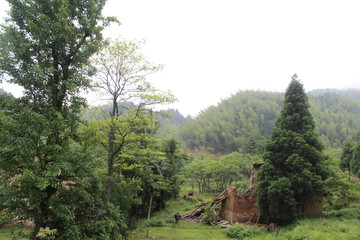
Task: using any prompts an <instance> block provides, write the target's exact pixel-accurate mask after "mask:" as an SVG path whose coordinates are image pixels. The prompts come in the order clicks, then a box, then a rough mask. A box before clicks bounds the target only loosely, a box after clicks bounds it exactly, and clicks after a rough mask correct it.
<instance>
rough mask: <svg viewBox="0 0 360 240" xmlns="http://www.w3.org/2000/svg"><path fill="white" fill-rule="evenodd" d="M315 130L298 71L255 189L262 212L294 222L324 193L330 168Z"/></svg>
mask: <svg viewBox="0 0 360 240" xmlns="http://www.w3.org/2000/svg"><path fill="white" fill-rule="evenodd" d="M314 131H315V123H314V120H313V118H312V116H311V114H310V112H309V103H308V98H307V96H306V94H305V92H304V89H303V85H302V83H301V82H300V81H299V80H298V79H297V75H296V74H295V75H294V76H293V77H292V80H291V82H290V84H289V86H288V88H287V90H286V93H285V98H284V106H283V108H282V110H281V114H280V117H279V118H278V119H277V121H276V125H275V128H274V129H273V132H272V135H271V140H270V141H269V142H268V143H267V145H266V153H265V154H264V165H263V166H262V167H261V168H260V170H259V173H258V177H259V179H260V182H259V184H258V185H257V187H256V189H255V194H256V199H257V202H258V204H259V206H260V210H261V213H262V214H263V215H265V216H268V217H269V218H270V219H271V220H272V221H275V222H278V223H280V224H285V223H289V222H292V221H293V220H295V219H296V218H297V217H299V216H301V215H302V214H303V213H304V206H305V205H306V203H307V202H308V201H310V200H311V199H312V197H314V196H318V195H320V196H321V195H322V191H323V180H324V179H325V178H326V176H327V171H326V170H325V168H324V166H323V164H322V162H323V159H324V155H323V154H322V152H321V151H322V145H321V144H320V142H319V140H318V138H317V136H316V134H315V132H314Z"/></svg>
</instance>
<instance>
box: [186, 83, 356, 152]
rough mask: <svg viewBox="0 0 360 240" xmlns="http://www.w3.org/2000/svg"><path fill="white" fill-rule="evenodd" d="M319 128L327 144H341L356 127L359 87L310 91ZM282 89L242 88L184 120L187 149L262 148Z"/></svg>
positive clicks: (311, 102)
mask: <svg viewBox="0 0 360 240" xmlns="http://www.w3.org/2000/svg"><path fill="white" fill-rule="evenodd" d="M308 96H309V103H310V107H311V113H312V115H313V117H314V119H315V122H316V127H317V133H318V135H319V137H320V140H321V141H322V143H323V144H324V145H325V146H326V147H341V146H342V144H343V143H344V141H346V140H347V139H353V138H355V137H356V136H357V133H358V132H359V130H360V90H347V91H345V90H333V89H326V90H316V91H312V92H309V93H308ZM283 97H284V96H283V93H277V92H263V91H241V92H238V93H237V94H235V95H232V96H231V97H229V98H228V99H225V100H223V101H221V102H220V103H219V104H218V105H217V106H211V107H208V108H207V109H205V110H204V111H202V112H201V113H200V114H199V116H198V117H196V118H195V119H193V120H190V121H188V122H187V123H186V124H185V125H184V126H183V128H182V130H181V131H180V137H181V139H182V140H183V141H184V143H185V144H186V146H187V147H188V148H199V149H206V150H210V151H212V152H216V153H230V152H233V151H240V152H244V153H260V152H262V151H263V149H264V142H265V140H266V139H268V137H269V136H270V134H271V130H272V128H273V126H274V124H275V121H276V118H277V117H278V116H279V114H280V109H281V107H282V105H283Z"/></svg>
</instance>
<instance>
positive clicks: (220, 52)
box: [0, 0, 360, 115]
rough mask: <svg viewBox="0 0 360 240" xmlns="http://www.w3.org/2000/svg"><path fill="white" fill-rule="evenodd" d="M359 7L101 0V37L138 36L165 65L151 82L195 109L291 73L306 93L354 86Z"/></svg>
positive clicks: (282, 0)
mask: <svg viewBox="0 0 360 240" xmlns="http://www.w3.org/2000/svg"><path fill="white" fill-rule="evenodd" d="M0 6H1V7H0V12H1V13H0V16H1V17H3V16H4V14H5V13H4V8H3V6H5V1H4V0H0ZM359 11H360V1H357V0H337V1H335V0H301V1H292V0H272V1H269V0H121V1H120V0H108V2H107V6H106V7H105V9H104V14H105V15H112V16H117V17H118V19H119V20H120V22H121V26H112V27H111V28H110V29H108V30H107V31H105V35H106V36H108V37H116V36H119V35H121V36H123V37H125V38H127V39H134V38H136V39H146V40H147V43H146V45H145V47H144V48H143V52H144V53H145V54H146V55H147V57H148V59H149V60H150V61H151V62H153V63H161V64H164V65H165V69H164V70H163V71H162V72H158V73H155V74H154V75H153V76H152V77H151V81H153V84H154V85H155V86H156V87H157V88H160V89H163V90H171V91H172V92H173V93H174V94H175V96H176V97H177V98H178V99H179V102H178V103H176V104H174V105H172V106H171V107H174V108H177V109H179V110H180V112H181V113H183V114H185V115H186V114H190V115H196V114H197V113H198V112H199V111H200V110H203V109H205V108H206V107H207V106H209V105H215V104H217V103H218V102H219V101H220V100H221V99H225V98H228V97H229V96H230V95H231V94H234V93H236V92H237V91H239V90H250V89H253V90H269V91H281V92H283V91H284V90H285V89H286V87H287V85H288V84H289V82H290V79H291V76H292V75H293V74H294V73H297V74H298V75H299V78H300V79H301V80H302V82H303V83H304V87H305V89H306V90H307V91H309V90H313V89H318V88H341V89H342V88H360V71H359V70H360V14H359ZM0 87H1V86H0ZM5 90H8V91H9V89H8V87H7V86H6V89H5Z"/></svg>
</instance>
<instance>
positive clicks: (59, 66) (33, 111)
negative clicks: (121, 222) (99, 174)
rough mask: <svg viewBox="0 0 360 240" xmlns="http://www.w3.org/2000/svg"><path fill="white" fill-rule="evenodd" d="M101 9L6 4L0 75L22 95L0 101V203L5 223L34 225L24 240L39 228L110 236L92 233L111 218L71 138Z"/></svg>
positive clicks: (29, 0) (85, 148)
mask: <svg viewBox="0 0 360 240" xmlns="http://www.w3.org/2000/svg"><path fill="white" fill-rule="evenodd" d="M105 2H106V1H105V0H86V1H83V0H63V1H42V0H8V3H9V5H10V12H9V13H10V16H9V18H8V19H7V21H6V24H5V25H4V26H2V29H1V33H0V73H2V76H3V77H4V78H5V79H7V80H8V81H9V82H11V83H15V84H18V85H20V86H21V87H23V89H24V93H23V97H21V98H20V99H12V98H9V97H4V99H2V100H3V101H1V104H2V106H1V108H2V109H3V110H2V112H1V116H0V144H1V150H0V171H1V190H2V195H1V200H0V201H2V202H3V204H2V207H3V208H4V209H5V210H6V215H7V216H10V218H11V219H18V220H22V219H30V220H33V221H34V223H35V228H34V230H33V233H32V236H31V238H32V239H37V238H38V237H37V235H38V232H39V231H40V229H41V228H45V227H49V228H50V229H56V231H57V238H58V239H85V238H87V237H94V236H95V235H98V236H102V239H107V237H106V236H110V235H106V234H110V233H114V229H115V227H114V226H115V225H116V224H114V225H111V224H107V227H105V228H104V227H102V228H98V229H97V228H96V227H95V226H96V224H97V223H98V222H100V221H102V220H101V218H102V216H103V217H104V218H103V219H109V218H108V217H109V216H111V214H113V216H114V217H118V215H117V213H115V212H113V213H111V212H109V211H107V210H106V208H102V204H101V201H100V200H99V198H97V197H96V192H97V189H99V187H100V186H98V184H94V183H97V181H93V182H91V179H92V178H91V175H90V172H91V171H92V169H93V168H94V166H95V165H94V164H93V162H92V161H91V154H92V148H91V147H90V145H89V144H90V142H89V141H88V140H89V139H91V138H90V137H89V136H87V137H82V135H81V134H80V133H79V131H78V129H79V128H78V127H79V124H80V119H79V113H80V109H81V107H83V106H84V105H85V100H84V99H83V98H81V97H80V95H79V93H80V91H81V89H86V88H87V87H88V86H89V79H88V73H87V71H85V69H86V66H87V64H88V61H89V58H90V56H91V55H93V54H94V53H95V52H96V51H97V50H98V48H99V46H100V44H101V42H102V34H101V31H102V29H103V28H104V27H105V25H106V24H108V23H109V22H110V21H111V20H112V19H110V18H104V17H103V16H102V14H101V11H102V9H103V7H104V4H105ZM88 133H90V131H88ZM90 135H91V134H90ZM100 210H101V211H100ZM97 230H98V231H97Z"/></svg>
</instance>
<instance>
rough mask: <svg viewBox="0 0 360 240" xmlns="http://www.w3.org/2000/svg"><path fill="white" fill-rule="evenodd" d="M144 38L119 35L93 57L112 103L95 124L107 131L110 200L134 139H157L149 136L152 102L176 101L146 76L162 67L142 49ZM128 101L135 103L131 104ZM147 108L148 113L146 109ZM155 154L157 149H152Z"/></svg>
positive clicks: (96, 82)
mask: <svg viewBox="0 0 360 240" xmlns="http://www.w3.org/2000/svg"><path fill="white" fill-rule="evenodd" d="M142 44H143V42H140V41H127V40H125V39H117V40H115V41H112V42H110V44H109V45H107V46H105V47H104V48H103V49H102V51H101V52H99V53H98V54H97V55H96V56H95V57H94V58H93V64H94V66H95V67H96V69H97V71H96V75H95V77H94V86H95V87H96V88H97V89H99V90H100V92H101V93H102V95H103V96H104V97H105V99H106V100H108V101H110V103H111V111H110V112H109V114H108V116H107V119H105V120H100V121H94V122H93V124H94V126H95V127H96V128H97V129H99V130H100V132H102V135H104V136H103V137H102V138H101V139H100V143H101V145H102V146H103V148H104V150H105V151H106V155H107V181H106V184H105V191H104V201H105V202H106V203H108V202H110V200H111V196H112V192H113V185H114V178H115V174H116V173H117V172H121V167H120V165H119V163H120V162H122V161H123V160H124V158H123V157H121V156H122V155H123V154H124V153H125V151H126V150H127V149H128V146H129V145H132V144H133V143H142V146H143V148H144V147H145V145H147V144H144V143H145V142H151V141H154V138H153V137H152V136H150V135H151V134H149V133H153V132H154V131H153V130H150V129H154V127H156V126H155V118H154V116H153V115H152V114H151V111H150V109H149V106H152V105H156V104H161V103H168V102H173V101H175V98H174V96H173V95H172V94H171V93H168V92H166V93H164V92H162V91H160V90H158V89H156V88H154V87H153V85H152V84H151V83H150V82H149V81H148V80H147V79H146V77H147V76H148V75H149V74H152V73H154V72H157V71H159V70H161V69H162V67H163V66H162V65H154V64H152V63H150V62H148V61H147V60H146V57H145V56H144V55H143V54H141V53H140V51H139V50H140V48H141V45H142ZM129 102H132V103H133V104H132V107H131V108H128V107H127V106H128V105H129ZM146 112H147V113H146ZM153 156H154V153H153Z"/></svg>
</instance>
